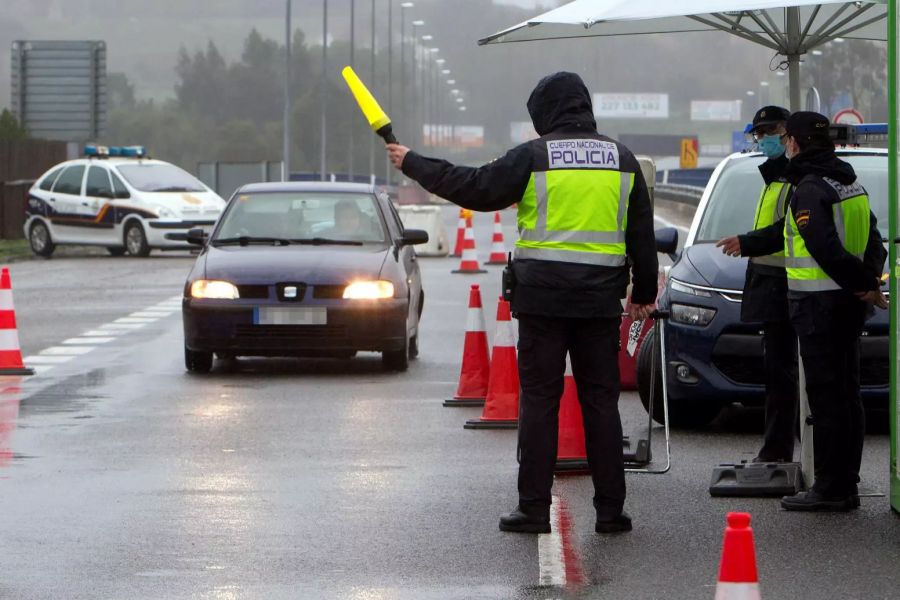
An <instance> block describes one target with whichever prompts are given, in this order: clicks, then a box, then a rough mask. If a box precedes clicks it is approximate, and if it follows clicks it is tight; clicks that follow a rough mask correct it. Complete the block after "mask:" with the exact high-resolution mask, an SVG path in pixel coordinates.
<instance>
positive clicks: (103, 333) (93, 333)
mask: <svg viewBox="0 0 900 600" xmlns="http://www.w3.org/2000/svg"><path fill="white" fill-rule="evenodd" d="M120 333H124V330H119V329H107V330H101V329H91V330H90V331H83V332H82V333H81V334H80V336H81V337H108V336H111V335H112V336H115V335H119V334H120Z"/></svg>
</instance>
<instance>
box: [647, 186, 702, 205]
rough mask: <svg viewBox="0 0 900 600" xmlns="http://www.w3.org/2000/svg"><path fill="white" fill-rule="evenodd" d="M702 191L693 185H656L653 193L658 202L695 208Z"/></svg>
mask: <svg viewBox="0 0 900 600" xmlns="http://www.w3.org/2000/svg"><path fill="white" fill-rule="evenodd" d="M703 190H704V188H702V187H697V186H695V185H681V184H676V183H657V184H656V187H655V188H654V191H653V193H654V195H655V196H656V197H657V198H659V199H660V200H669V201H670V202H681V203H682V204H690V205H691V206H697V205H698V204H699V203H700V198H701V197H702V196H703Z"/></svg>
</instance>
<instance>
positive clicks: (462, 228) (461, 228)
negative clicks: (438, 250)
mask: <svg viewBox="0 0 900 600" xmlns="http://www.w3.org/2000/svg"><path fill="white" fill-rule="evenodd" d="M469 219H471V216H469ZM465 237H466V209H464V208H461V209H459V220H458V221H457V222H456V246H454V248H453V254H451V255H450V256H454V257H456V258H459V257H460V256H462V249H463V240H464V239H465Z"/></svg>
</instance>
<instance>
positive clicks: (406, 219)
mask: <svg viewBox="0 0 900 600" xmlns="http://www.w3.org/2000/svg"><path fill="white" fill-rule="evenodd" d="M397 213H398V214H399V215H400V220H401V221H403V226H404V227H406V228H407V229H424V230H425V231H427V232H428V243H427V244H421V245H419V246H416V254H418V255H419V256H447V255H448V254H450V243H449V242H448V241H447V230H446V229H445V228H444V224H443V223H442V221H441V208H440V207H439V206H415V205H406V206H398V207H397Z"/></svg>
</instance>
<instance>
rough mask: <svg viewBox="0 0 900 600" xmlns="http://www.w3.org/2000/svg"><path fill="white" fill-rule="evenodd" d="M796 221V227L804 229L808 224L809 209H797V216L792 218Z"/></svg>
mask: <svg viewBox="0 0 900 600" xmlns="http://www.w3.org/2000/svg"><path fill="white" fill-rule="evenodd" d="M794 220H795V221H797V228H798V229H805V228H806V226H807V225H809V211H808V210H800V211H797V216H796V217H795V218H794Z"/></svg>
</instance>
